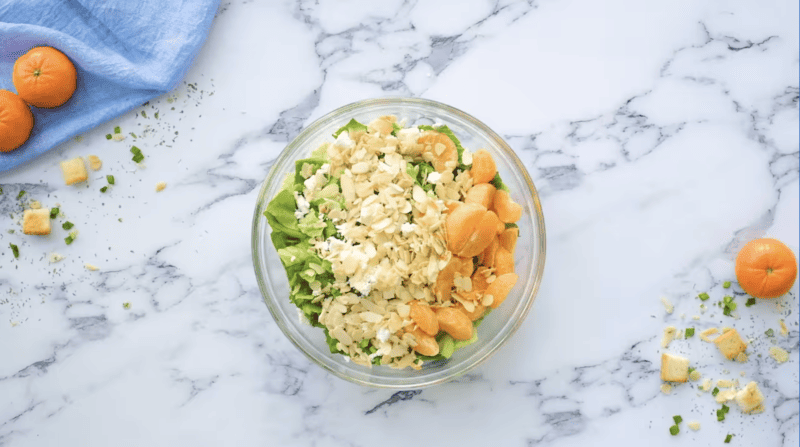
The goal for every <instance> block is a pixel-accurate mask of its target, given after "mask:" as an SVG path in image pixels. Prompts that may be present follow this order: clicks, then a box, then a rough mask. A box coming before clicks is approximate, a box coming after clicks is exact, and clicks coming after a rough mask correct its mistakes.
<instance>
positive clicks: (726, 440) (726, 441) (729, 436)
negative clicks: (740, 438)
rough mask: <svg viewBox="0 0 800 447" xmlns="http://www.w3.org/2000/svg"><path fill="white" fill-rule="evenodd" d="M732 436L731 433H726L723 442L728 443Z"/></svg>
mask: <svg viewBox="0 0 800 447" xmlns="http://www.w3.org/2000/svg"><path fill="white" fill-rule="evenodd" d="M732 438H733V435H731V434H728V436H726V437H725V444H730V443H731V439H732Z"/></svg>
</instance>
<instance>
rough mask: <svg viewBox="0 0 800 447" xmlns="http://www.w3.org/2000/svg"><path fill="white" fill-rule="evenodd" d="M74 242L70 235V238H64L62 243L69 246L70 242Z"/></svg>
mask: <svg viewBox="0 0 800 447" xmlns="http://www.w3.org/2000/svg"><path fill="white" fill-rule="evenodd" d="M74 240H75V239H74V238H73V237H72V235H70V236H67V237H65V238H64V242H65V243H66V244H67V245H70V244H71V243H72V241H74Z"/></svg>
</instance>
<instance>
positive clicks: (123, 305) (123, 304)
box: [122, 302, 131, 309]
mask: <svg viewBox="0 0 800 447" xmlns="http://www.w3.org/2000/svg"><path fill="white" fill-rule="evenodd" d="M122 308H123V309H130V308H131V303H128V302H124V303H122Z"/></svg>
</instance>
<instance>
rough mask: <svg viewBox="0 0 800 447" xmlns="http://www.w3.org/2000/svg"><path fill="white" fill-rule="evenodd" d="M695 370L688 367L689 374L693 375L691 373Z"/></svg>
mask: <svg viewBox="0 0 800 447" xmlns="http://www.w3.org/2000/svg"><path fill="white" fill-rule="evenodd" d="M696 369H697V368H692V367H691V366H690V367H689V374H691V373H693V372H694V371H695V370H696Z"/></svg>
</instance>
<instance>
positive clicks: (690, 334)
mask: <svg viewBox="0 0 800 447" xmlns="http://www.w3.org/2000/svg"><path fill="white" fill-rule="evenodd" d="M683 334H684V336H685V337H686V338H691V337H694V328H693V327H687V328H686V330H685V331H684V332H683Z"/></svg>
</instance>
